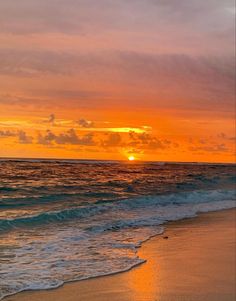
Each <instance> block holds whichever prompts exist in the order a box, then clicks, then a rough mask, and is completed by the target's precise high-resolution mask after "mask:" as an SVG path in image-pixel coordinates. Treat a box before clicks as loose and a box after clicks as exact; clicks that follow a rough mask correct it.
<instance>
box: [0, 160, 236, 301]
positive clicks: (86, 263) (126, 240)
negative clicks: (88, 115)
mask: <svg viewBox="0 0 236 301" xmlns="http://www.w3.org/2000/svg"><path fill="white" fill-rule="evenodd" d="M235 172H236V166H235V165H232V164H231V165H230V164H228V165H224V164H194V163H193V164H183V163H154V162H146V163H145V162H143V163H142V162H137V163H136V162H132V163H131V162H127V163H126V162H106V161H100V162H99V161H76V160H74V161H72V160H71V161H70V160H61V161H60V160H3V159H2V160H0V299H2V298H3V297H4V296H7V295H11V294H14V293H17V292H20V291H23V290H29V289H31V290H36V289H49V288H54V287H58V286H60V285H62V284H63V283H65V282H68V281H73V280H81V279H87V278H91V277H97V276H101V275H107V274H112V273H117V272H121V271H125V270H128V269H130V268H131V267H133V266H135V265H137V264H140V263H142V262H144V261H145V258H139V257H138V256H137V248H138V247H139V246H140V245H141V243H142V242H143V241H145V240H147V239H148V238H150V237H151V236H153V235H157V234H160V233H162V232H163V231H164V228H163V227H164V226H163V225H164V223H166V222H167V221H173V220H179V219H183V218H187V217H193V216H195V215H197V214H198V213H200V212H208V211H215V210H221V209H226V208H232V207H235V205H236V203H235V182H236V175H235Z"/></svg>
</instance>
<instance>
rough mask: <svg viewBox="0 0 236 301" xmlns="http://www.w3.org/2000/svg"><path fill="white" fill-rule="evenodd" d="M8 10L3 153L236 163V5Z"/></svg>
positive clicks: (2, 35)
mask: <svg viewBox="0 0 236 301" xmlns="http://www.w3.org/2000/svg"><path fill="white" fill-rule="evenodd" d="M0 11H1V20H0V22H1V27H0V45H1V46H0V57H1V61H0V156H6V157H40V158H42V157H46V158H48V157H53V158H56V157H57V158H91V159H126V158H127V157H128V156H129V155H133V156H134V157H135V158H137V159H140V160H165V161H167V160H171V161H172V160H173V161H208V162H233V161H234V151H235V123H234V118H235V107H234V95H235V86H234V81H235V70H234V51H235V49H234V18H235V12H234V1H232V0H226V1H220V0H208V1H199V0H183V1H181V2H179V1H178V3H177V1H174V0H165V1H164V0H163V1H162V0H159V1H155V0H147V1H141V0H135V1H124V0H120V1H114V0H113V1H112V0H101V1H95V0H88V1H80V0H77V1H74V0H60V1H59V0H53V1H47V0H41V1H40V2H39V1H37V0H22V1H20V2H19V1H17V0H10V1H1V2H0Z"/></svg>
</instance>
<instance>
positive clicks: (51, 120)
mask: <svg viewBox="0 0 236 301" xmlns="http://www.w3.org/2000/svg"><path fill="white" fill-rule="evenodd" d="M55 118H56V117H55V115H54V114H51V115H50V116H49V118H48V122H49V123H51V124H54V122H55Z"/></svg>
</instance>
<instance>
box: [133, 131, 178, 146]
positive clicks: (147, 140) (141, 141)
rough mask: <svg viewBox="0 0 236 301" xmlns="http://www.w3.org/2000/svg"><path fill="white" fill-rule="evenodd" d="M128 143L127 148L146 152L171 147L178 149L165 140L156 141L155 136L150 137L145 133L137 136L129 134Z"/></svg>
mask: <svg viewBox="0 0 236 301" xmlns="http://www.w3.org/2000/svg"><path fill="white" fill-rule="evenodd" d="M129 138H130V141H129V143H128V145H129V146H132V147H136V148H140V149H144V150H145V149H146V150H158V149H167V148H170V147H171V146H174V147H178V145H177V144H175V143H172V141H170V140H167V139H158V138H157V137H155V136H152V135H150V134H147V133H141V134H137V133H134V132H130V133H129Z"/></svg>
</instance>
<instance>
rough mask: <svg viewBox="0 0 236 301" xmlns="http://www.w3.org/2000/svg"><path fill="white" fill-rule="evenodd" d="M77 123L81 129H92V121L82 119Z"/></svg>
mask: <svg viewBox="0 0 236 301" xmlns="http://www.w3.org/2000/svg"><path fill="white" fill-rule="evenodd" d="M77 123H78V124H79V126H81V127H82V128H92V127H94V123H93V122H92V121H90V120H86V119H83V118H82V119H80V120H78V121H77Z"/></svg>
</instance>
